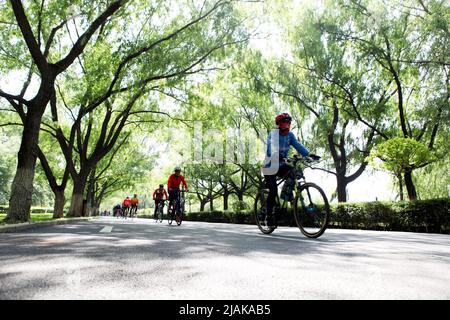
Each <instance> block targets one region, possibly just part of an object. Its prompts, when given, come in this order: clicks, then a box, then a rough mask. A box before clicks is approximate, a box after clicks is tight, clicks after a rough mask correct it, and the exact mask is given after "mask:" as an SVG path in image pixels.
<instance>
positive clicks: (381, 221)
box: [186, 199, 450, 234]
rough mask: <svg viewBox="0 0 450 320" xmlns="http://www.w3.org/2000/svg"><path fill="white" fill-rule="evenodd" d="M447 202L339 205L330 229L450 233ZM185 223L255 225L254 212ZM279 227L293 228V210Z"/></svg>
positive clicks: (193, 216) (195, 216)
mask: <svg viewBox="0 0 450 320" xmlns="http://www.w3.org/2000/svg"><path fill="white" fill-rule="evenodd" d="M449 203H450V199H435V200H418V201H412V202H408V201H404V202H380V201H376V202H362V203H340V204H337V205H332V206H331V221H330V225H329V227H330V228H345V229H365V230H390V231H413V232H434V233H446V234H448V233H450V212H449ZM186 220H190V221H204V222H222V223H238V224H255V219H254V216H253V211H251V210H249V211H238V212H230V211H225V212H223V211H213V212H209V211H204V212H190V213H188V214H187V215H186ZM278 224H279V225H280V226H295V225H296V224H295V219H294V215H293V212H292V209H288V210H287V211H285V212H281V213H280V215H279V217H278Z"/></svg>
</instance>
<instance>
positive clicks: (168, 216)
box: [167, 209, 174, 225]
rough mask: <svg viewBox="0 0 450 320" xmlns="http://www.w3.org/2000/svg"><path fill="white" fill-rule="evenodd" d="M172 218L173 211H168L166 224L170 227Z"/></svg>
mask: <svg viewBox="0 0 450 320" xmlns="http://www.w3.org/2000/svg"><path fill="white" fill-rule="evenodd" d="M173 216H174V213H173V209H169V210H168V211H167V222H168V223H169V225H172V222H173Z"/></svg>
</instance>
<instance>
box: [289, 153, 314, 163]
mask: <svg viewBox="0 0 450 320" xmlns="http://www.w3.org/2000/svg"><path fill="white" fill-rule="evenodd" d="M285 159H286V161H287V162H294V163H295V164H296V163H298V162H305V163H313V162H318V161H320V159H322V158H321V157H319V156H317V155H315V154H311V155H310V156H306V157H300V156H299V155H297V154H295V155H293V156H292V157H288V158H285Z"/></svg>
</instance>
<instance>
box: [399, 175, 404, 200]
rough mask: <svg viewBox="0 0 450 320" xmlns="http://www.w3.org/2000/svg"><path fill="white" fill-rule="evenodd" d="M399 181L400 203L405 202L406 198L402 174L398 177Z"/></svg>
mask: <svg viewBox="0 0 450 320" xmlns="http://www.w3.org/2000/svg"><path fill="white" fill-rule="evenodd" d="M397 179H398V186H399V192H400V201H403V200H405V197H404V195H403V178H402V175H401V174H400V175H398V176H397Z"/></svg>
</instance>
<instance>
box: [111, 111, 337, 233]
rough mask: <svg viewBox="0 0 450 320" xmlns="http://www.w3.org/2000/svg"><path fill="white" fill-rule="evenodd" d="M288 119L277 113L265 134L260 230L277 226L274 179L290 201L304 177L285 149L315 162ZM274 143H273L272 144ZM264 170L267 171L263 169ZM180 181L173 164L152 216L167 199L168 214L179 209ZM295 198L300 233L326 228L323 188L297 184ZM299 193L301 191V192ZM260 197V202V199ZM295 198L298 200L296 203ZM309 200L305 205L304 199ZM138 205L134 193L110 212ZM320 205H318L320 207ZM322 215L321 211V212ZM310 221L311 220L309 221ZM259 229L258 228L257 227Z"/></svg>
mask: <svg viewBox="0 0 450 320" xmlns="http://www.w3.org/2000/svg"><path fill="white" fill-rule="evenodd" d="M291 122H292V117H291V116H290V115H289V114H288V113H281V114H279V115H277V116H276V117H275V124H276V126H277V129H278V131H276V132H275V133H276V134H277V135H274V134H273V132H271V133H269V136H268V140H267V152H266V160H265V164H264V168H263V170H262V171H263V174H264V178H265V179H264V180H265V186H263V187H262V188H261V194H260V195H258V197H259V200H257V201H261V205H260V206H259V207H258V208H257V209H255V214H256V220H257V223H258V225H259V226H261V225H262V224H264V225H265V227H266V228H267V229H266V230H263V232H264V233H270V232H272V231H273V230H274V229H275V228H276V227H277V225H278V221H277V220H278V216H279V215H280V208H279V202H280V200H279V198H278V185H279V183H278V181H279V180H281V182H284V181H285V182H286V183H285V184H284V187H287V188H284V189H285V190H287V192H285V193H284V194H283V192H282V198H283V199H284V200H288V201H289V202H292V201H293V194H292V192H293V189H294V183H295V179H304V176H303V174H302V173H301V172H299V171H298V170H296V164H297V163H298V159H300V158H297V157H294V158H293V159H294V161H293V164H292V158H289V157H288V152H289V150H290V148H291V147H294V149H295V150H296V151H297V152H298V153H299V154H300V155H301V156H302V157H303V158H302V159H306V160H305V161H307V162H312V161H318V160H319V159H320V157H319V156H317V155H314V154H312V153H311V152H310V151H309V150H308V149H307V148H306V147H305V146H304V145H302V144H301V143H300V142H299V140H298V139H297V137H296V136H295V135H294V134H293V132H292V131H291ZM275 144H276V145H275ZM266 169H267V170H266ZM181 184H183V185H184V188H185V191H188V185H187V183H186V180H185V179H184V177H183V176H182V175H181V168H180V167H176V168H175V170H174V173H173V174H172V175H170V177H169V179H168V182H167V189H168V193H167V192H166V190H165V188H164V185H163V184H160V185H159V188H158V189H156V190H155V191H154V192H153V200H154V201H155V212H154V218H155V220H156V219H157V214H158V212H159V214H160V215H162V212H163V211H162V210H163V209H164V204H165V202H166V201H167V200H168V201H169V206H168V208H167V212H168V213H172V212H174V211H177V210H179V209H178V207H177V209H176V210H174V208H175V207H174V205H177V203H179V201H178V200H179V199H180V198H179V197H180V192H181V190H180V185H181ZM297 188H298V190H297V191H298V196H297V198H298V200H296V203H297V204H298V205H297V204H296V205H295V208H294V209H295V210H294V211H295V212H299V213H302V212H307V213H308V216H307V219H306V220H304V221H309V222H304V221H303V220H300V218H298V217H297V216H296V219H297V220H298V221H299V222H298V223H297V224H299V227H300V228H301V230H302V233H304V234H305V235H307V236H309V237H318V236H320V235H321V234H322V233H323V231H324V230H325V228H326V224H327V221H328V217H329V212H328V211H329V210H328V201H327V199H326V196H325V194H324V193H323V191H322V190H321V189H320V188H319V187H317V186H316V185H313V184H310V183H303V185H302V184H299V185H298V187H297ZM313 191H318V192H319V194H320V196H321V197H322V198H323V201H322V202H323V203H324V204H325V208H326V209H325V210H324V209H321V208H320V207H319V206H317V205H316V204H314V202H313V201H312V200H313V197H312V196H311V194H312V192H313ZM264 192H266V195H264ZM302 192H303V193H302ZM262 200H263V201H262ZM297 201H299V202H297ZM308 201H309V204H307V202H308ZM138 205H139V200H138V198H137V195H136V194H135V195H134V197H133V198H132V199H130V198H129V197H127V198H126V199H125V200H124V201H123V203H122V205H117V206H116V207H115V208H114V211H113V212H114V215H115V216H118V215H119V214H116V212H122V214H121V215H122V216H124V217H127V215H130V216H133V214H136V211H137V208H138ZM323 207H324V206H322V208H323ZM324 211H325V214H322V213H321V212H324ZM321 215H322V216H324V217H325V219H322V221H323V223H322V222H320V223H317V221H318V219H319V218H320V216H321ZM311 221H312V222H311ZM307 224H308V225H312V224H316V225H317V224H318V225H320V228H319V231H318V232H315V233H308V232H307V231H306V229H305V226H306V225H307ZM260 229H261V227H260Z"/></svg>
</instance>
